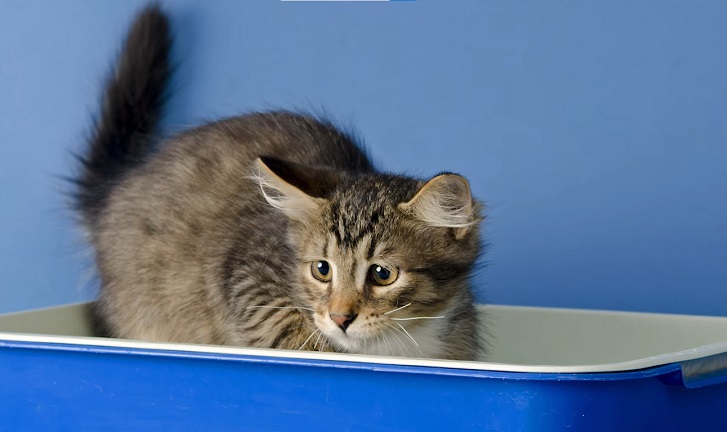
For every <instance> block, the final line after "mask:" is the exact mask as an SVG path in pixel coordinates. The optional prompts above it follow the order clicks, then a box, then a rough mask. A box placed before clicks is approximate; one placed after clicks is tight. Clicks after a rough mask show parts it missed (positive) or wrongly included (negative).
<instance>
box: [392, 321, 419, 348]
mask: <svg viewBox="0 0 727 432" xmlns="http://www.w3.org/2000/svg"><path fill="white" fill-rule="evenodd" d="M396 325H398V326H399V328H400V329H402V330H404V333H406V335H407V336H409V339H411V341H412V342H414V345H416V346H417V348H419V344H418V343H417V341H416V339H414V338H413V337H412V336H411V335H410V334H409V332H408V331H406V329H405V328H404V326H402V325H401V324H399V323H396Z"/></svg>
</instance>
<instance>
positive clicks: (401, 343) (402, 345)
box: [384, 323, 413, 357]
mask: <svg viewBox="0 0 727 432" xmlns="http://www.w3.org/2000/svg"><path fill="white" fill-rule="evenodd" d="M384 324H386V325H387V326H389V327H391V328H392V329H393V330H396V327H394V326H393V325H391V324H389V323H384ZM393 330H390V332H391V334H392V335H394V338H396V340H397V342H399V346H400V347H402V348H404V349H405V350H406V353H407V355H408V356H409V357H413V356H412V355H411V351H409V347H407V346H406V344H405V343H404V342H402V340H401V338H399V335H397V334H396V333H395V332H394V331H393ZM403 353H404V352H403V351H402V354H403Z"/></svg>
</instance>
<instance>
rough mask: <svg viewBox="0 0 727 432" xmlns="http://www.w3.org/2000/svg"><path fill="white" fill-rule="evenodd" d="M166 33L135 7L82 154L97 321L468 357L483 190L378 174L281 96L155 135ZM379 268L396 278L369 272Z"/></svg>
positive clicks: (460, 182) (262, 341) (218, 336)
mask: <svg viewBox="0 0 727 432" xmlns="http://www.w3.org/2000/svg"><path fill="white" fill-rule="evenodd" d="M170 40H171V37H170V35H169V33H168V24H167V22H166V18H165V17H164V15H163V14H162V13H161V11H160V10H159V9H158V8H156V7H151V8H149V9H147V10H145V11H143V12H142V13H141V14H140V15H139V17H138V19H137V22H136V23H135V24H134V26H133V27H132V30H131V33H130V35H129V37H128V39H127V43H126V45H125V48H124V52H123V53H122V55H121V57H120V63H119V65H118V67H117V71H116V72H115V73H114V74H113V76H112V78H111V80H110V83H109V86H108V88H107V91H106V96H105V98H104V100H105V102H104V107H103V115H102V116H101V118H100V121H99V122H98V124H97V125H96V130H95V131H94V132H93V133H92V134H91V140H90V143H89V150H88V153H87V154H86V155H84V156H83V157H82V160H83V161H84V164H83V167H82V172H81V174H80V175H79V180H78V194H77V196H78V202H77V206H78V209H79V211H80V213H81V214H82V215H83V216H84V224H85V228H86V229H87V231H88V232H89V234H90V235H89V238H90V241H91V243H92V245H93V247H94V250H95V252H96V262H97V265H98V270H99V274H100V279H101V285H102V287H101V294H100V297H99V301H98V308H97V313H98V317H97V318H98V320H99V322H101V323H102V324H103V327H104V328H105V329H107V331H108V332H109V333H110V335H111V336H115V337H121V338H130V339H144V340H151V341H171V342H189V343H206V344H228V345H240V346H255V347H267V348H283V349H307V350H320V351H340V352H351V353H368V354H379V355H400V356H422V357H438V358H457V359H473V358H474V357H475V355H476V352H477V350H478V349H479V347H480V342H479V335H478V328H479V327H478V326H477V322H476V313H475V311H474V307H473V300H472V294H471V290H470V286H469V278H470V274H471V272H472V269H473V266H474V264H475V261H476V259H477V257H478V254H479V252H480V240H479V222H480V220H481V217H480V210H481V205H480V204H479V203H478V202H477V201H476V200H474V199H473V198H472V197H471V196H470V192H469V187H468V186H467V184H466V180H464V179H463V178H462V177H459V176H456V175H454V174H444V175H440V176H437V177H435V178H433V179H432V180H430V181H423V180H420V179H414V178H409V177H404V176H398V175H392V174H385V173H380V172H378V171H376V170H375V169H374V168H373V166H372V164H371V162H370V161H369V159H368V157H367V155H366V153H365V152H364V151H363V150H362V148H361V146H359V145H358V144H357V142H356V141H355V139H354V138H353V137H352V136H351V135H350V134H348V133H346V132H344V131H342V130H340V129H338V128H336V127H334V126H333V125H332V124H331V123H329V122H327V121H325V120H322V119H318V118H314V117H311V116H307V115H303V114H295V113H290V112H283V111H280V112H268V113H253V114H249V115H245V116H241V117H234V118H229V119H225V120H220V121H217V122H213V123H210V124H207V125H204V126H201V127H198V128H195V129H192V130H189V131H187V132H184V133H181V134H179V135H177V136H175V137H172V138H170V139H167V140H165V141H162V142H161V143H159V145H158V146H157V147H158V148H156V149H152V148H151V146H152V142H153V140H152V139H150V138H149V137H150V136H153V135H154V134H155V132H156V130H155V127H156V121H157V119H159V118H160V116H161V108H162V107H161V99H160V97H161V95H163V94H164V92H165V88H166V85H167V83H166V79H167V77H168V70H169V69H168V65H167V62H168V50H169V46H170V43H168V41H170ZM150 50H151V51H152V52H150ZM128 71H133V73H130V72H128ZM139 83H146V84H145V85H144V86H142V87H138V85H139ZM140 92H141V93H140ZM129 97H131V98H132V99H131V100H132V101H133V100H139V101H141V102H140V103H137V104H133V103H130V102H129V100H130V99H129ZM145 101H146V102H145ZM134 119H138V121H137V120H134ZM319 261H325V263H327V264H326V265H328V266H330V270H329V273H328V274H329V275H331V277H330V280H329V281H327V282H321V281H320V280H319V279H316V277H315V276H314V273H313V271H314V269H315V268H316V267H315V266H316V263H318V262H319ZM376 268H383V269H384V270H386V269H391V270H392V272H393V274H398V278H397V279H396V280H395V281H394V282H393V283H391V284H389V285H378V284H377V283H376V282H375V281H376V279H372V278H373V277H374V276H373V274H372V271H374V270H375V269H376ZM384 270H381V271H384ZM376 274H377V275H378V274H379V273H376ZM381 274H383V275H386V273H381ZM388 274H389V275H391V274H392V273H391V272H389V273H388ZM342 317H343V318H342ZM344 318H345V321H341V320H342V319H344ZM336 319H338V320H339V321H340V322H343V323H345V325H344V324H341V323H340V322H339V321H336Z"/></svg>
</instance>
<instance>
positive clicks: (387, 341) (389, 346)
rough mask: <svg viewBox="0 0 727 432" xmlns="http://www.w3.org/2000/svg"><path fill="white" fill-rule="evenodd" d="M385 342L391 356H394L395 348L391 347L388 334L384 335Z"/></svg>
mask: <svg viewBox="0 0 727 432" xmlns="http://www.w3.org/2000/svg"><path fill="white" fill-rule="evenodd" d="M383 339H384V342H385V343H386V346H387V347H388V348H389V355H390V356H393V355H394V348H392V347H391V344H390V343H389V338H388V337H386V334H384V335H383Z"/></svg>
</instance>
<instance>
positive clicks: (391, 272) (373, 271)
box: [369, 264, 399, 286]
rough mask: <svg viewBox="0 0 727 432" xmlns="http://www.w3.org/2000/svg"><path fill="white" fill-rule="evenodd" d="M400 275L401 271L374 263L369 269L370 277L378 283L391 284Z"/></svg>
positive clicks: (382, 284)
mask: <svg viewBox="0 0 727 432" xmlns="http://www.w3.org/2000/svg"><path fill="white" fill-rule="evenodd" d="M398 277H399V271H398V270H396V269H388V268H386V267H384V266H380V265H378V264H374V265H372V266H371V268H370V269H369V279H370V280H371V282H373V283H375V284H376V285H381V286H385V285H391V284H393V283H394V281H395V280H396V278H398Z"/></svg>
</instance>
